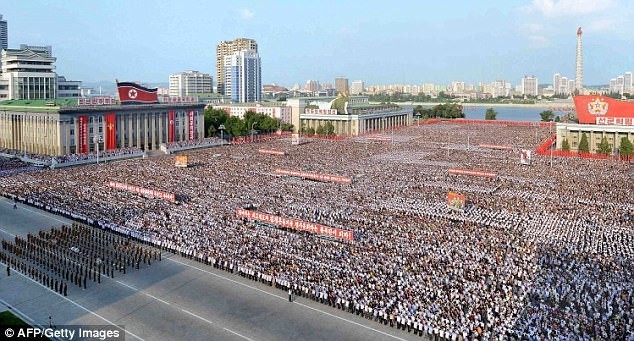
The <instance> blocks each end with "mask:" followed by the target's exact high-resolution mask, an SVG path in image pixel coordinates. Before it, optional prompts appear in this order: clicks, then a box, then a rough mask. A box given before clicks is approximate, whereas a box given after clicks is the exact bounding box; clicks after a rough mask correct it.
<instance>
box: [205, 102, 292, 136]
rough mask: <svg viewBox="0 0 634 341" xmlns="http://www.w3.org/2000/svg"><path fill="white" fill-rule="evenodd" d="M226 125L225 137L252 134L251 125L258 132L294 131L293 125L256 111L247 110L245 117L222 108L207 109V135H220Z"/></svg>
mask: <svg viewBox="0 0 634 341" xmlns="http://www.w3.org/2000/svg"><path fill="white" fill-rule="evenodd" d="M221 126H224V129H223V135H224V136H225V137H232V136H247V135H250V134H251V127H253V129H254V130H256V131H257V133H265V134H268V133H272V132H275V131H277V130H278V129H281V130H282V131H292V130H293V125H292V124H289V123H283V122H282V120H280V119H277V118H274V117H271V116H268V115H265V114H258V113H256V112H254V111H251V110H249V111H247V112H246V113H245V114H244V117H243V118H239V117H237V116H230V115H229V114H228V113H227V112H226V111H224V110H222V109H214V108H211V107H210V108H207V109H205V137H212V136H220V130H221V129H220V128H221Z"/></svg>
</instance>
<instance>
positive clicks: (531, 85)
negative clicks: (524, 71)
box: [522, 76, 539, 96]
mask: <svg viewBox="0 0 634 341" xmlns="http://www.w3.org/2000/svg"><path fill="white" fill-rule="evenodd" d="M538 94H539V92H538V88H537V77H535V76H524V78H522V95H524V96H537V95H538Z"/></svg>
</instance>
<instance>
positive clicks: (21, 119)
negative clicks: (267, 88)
mask: <svg viewBox="0 0 634 341" xmlns="http://www.w3.org/2000/svg"><path fill="white" fill-rule="evenodd" d="M77 102H78V101H77V99H75V100H70V99H68V100H59V99H57V100H55V101H49V102H47V101H5V102H0V149H12V150H19V151H24V150H26V151H27V152H29V153H33V154H43V155H51V156H54V155H66V154H73V153H87V152H91V151H95V150H96V149H97V148H98V149H99V150H100V151H103V150H113V149H120V148H128V147H137V148H140V149H142V150H145V151H148V150H159V148H160V144H161V143H166V142H176V141H185V140H194V139H198V138H202V137H204V104H202V103H201V104H185V103H183V104H179V103H170V104H151V105H118V104H117V105H100V106H97V105H90V106H80V105H77ZM113 102H114V100H113ZM95 136H96V137H97V139H95ZM96 140H98V141H97V142H95V141H96ZM97 145H98V146H97Z"/></svg>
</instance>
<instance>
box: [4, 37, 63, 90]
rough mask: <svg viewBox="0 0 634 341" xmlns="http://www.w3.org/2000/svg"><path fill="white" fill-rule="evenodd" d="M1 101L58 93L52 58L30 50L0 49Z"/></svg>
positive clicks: (53, 58)
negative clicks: (0, 65) (0, 66)
mask: <svg viewBox="0 0 634 341" xmlns="http://www.w3.org/2000/svg"><path fill="white" fill-rule="evenodd" d="M1 58H2V75H1V76H0V100H6V99H53V98H55V97H56V96H57V74H56V73H55V57H51V56H46V55H45V54H39V53H36V52H34V51H31V50H14V49H8V50H2V56H1Z"/></svg>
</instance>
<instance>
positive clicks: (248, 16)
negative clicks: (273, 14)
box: [238, 8, 255, 20]
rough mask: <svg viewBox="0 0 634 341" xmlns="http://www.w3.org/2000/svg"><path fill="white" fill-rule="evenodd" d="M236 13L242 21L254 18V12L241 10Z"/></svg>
mask: <svg viewBox="0 0 634 341" xmlns="http://www.w3.org/2000/svg"><path fill="white" fill-rule="evenodd" d="M238 12H239V13H240V17H242V19H244V20H251V19H253V17H254V16H255V12H253V11H251V10H250V9H247V8H243V9H241V10H239V11H238Z"/></svg>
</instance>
